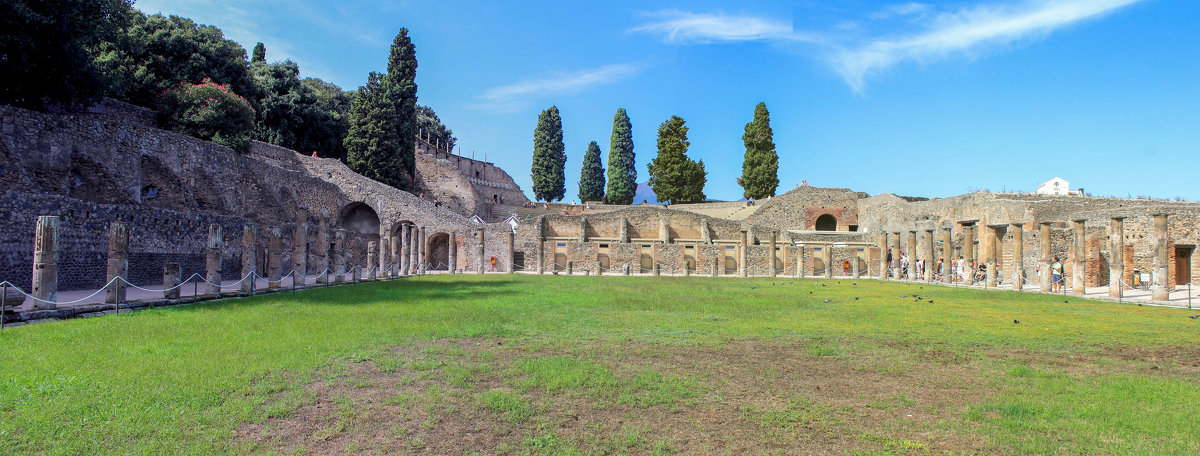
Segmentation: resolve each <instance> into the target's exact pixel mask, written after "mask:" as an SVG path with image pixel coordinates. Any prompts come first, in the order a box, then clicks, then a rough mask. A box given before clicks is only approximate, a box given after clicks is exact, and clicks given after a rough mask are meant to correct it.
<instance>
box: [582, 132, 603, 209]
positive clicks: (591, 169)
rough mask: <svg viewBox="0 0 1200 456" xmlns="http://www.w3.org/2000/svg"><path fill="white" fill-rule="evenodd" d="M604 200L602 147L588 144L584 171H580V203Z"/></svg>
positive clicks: (593, 143) (591, 143)
mask: <svg viewBox="0 0 1200 456" xmlns="http://www.w3.org/2000/svg"><path fill="white" fill-rule="evenodd" d="M603 199H604V165H603V164H601V163H600V145H599V144H596V141H592V142H590V143H588V148H587V153H586V154H584V155H583V169H581V170H580V171H579V201H601V200H603Z"/></svg>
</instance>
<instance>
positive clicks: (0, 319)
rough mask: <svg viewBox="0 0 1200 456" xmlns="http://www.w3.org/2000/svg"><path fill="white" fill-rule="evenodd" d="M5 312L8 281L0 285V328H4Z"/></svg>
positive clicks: (6, 311) (6, 308) (6, 309)
mask: <svg viewBox="0 0 1200 456" xmlns="http://www.w3.org/2000/svg"><path fill="white" fill-rule="evenodd" d="M5 313H8V283H5V284H4V285H0V329H4V314H5Z"/></svg>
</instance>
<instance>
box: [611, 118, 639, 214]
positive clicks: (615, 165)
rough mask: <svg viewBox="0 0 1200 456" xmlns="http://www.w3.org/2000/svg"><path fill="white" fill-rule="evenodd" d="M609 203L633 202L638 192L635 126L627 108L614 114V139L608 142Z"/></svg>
mask: <svg viewBox="0 0 1200 456" xmlns="http://www.w3.org/2000/svg"><path fill="white" fill-rule="evenodd" d="M608 144H609V145H608V192H607V194H606V195H605V198H606V200H607V201H608V203H609V204H633V195H634V193H635V192H637V163H636V162H635V161H634V156H633V126H632V125H630V124H629V116H628V115H626V114H625V108H621V109H618V110H617V113H616V114H615V115H613V129H612V139H610V140H609V143H608Z"/></svg>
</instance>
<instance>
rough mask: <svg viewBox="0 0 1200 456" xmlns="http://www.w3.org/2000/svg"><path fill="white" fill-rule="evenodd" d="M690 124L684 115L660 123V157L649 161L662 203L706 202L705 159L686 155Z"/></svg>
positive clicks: (652, 177)
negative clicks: (688, 125) (685, 122)
mask: <svg viewBox="0 0 1200 456" xmlns="http://www.w3.org/2000/svg"><path fill="white" fill-rule="evenodd" d="M687 132H688V127H687V126H685V125H684V120H683V118H681V117H679V116H671V118H669V119H667V120H666V121H665V122H663V123H662V124H659V126H658V156H657V157H655V158H654V160H651V161H650V165H649V168H650V188H652V189H654V194H655V195H656V196H657V197H658V201H659V202H668V203H671V204H674V203H696V202H701V201H704V184H705V182H706V181H707V180H708V178H707V173H706V172H705V171H704V161H699V162H695V161H692V160H691V159H690V158H688V156H687V149H688V146H689V145H691V143H690V142H688V139H687Z"/></svg>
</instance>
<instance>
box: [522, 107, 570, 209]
mask: <svg viewBox="0 0 1200 456" xmlns="http://www.w3.org/2000/svg"><path fill="white" fill-rule="evenodd" d="M565 149H566V148H565V146H564V145H563V139H562V119H561V118H560V117H559V115H558V107H557V106H551V107H550V109H546V110H544V111H542V113H541V114H539V115H538V123H537V128H535V129H534V130H533V167H532V169H530V177H531V178H532V179H533V195H534V197H535V198H537V199H539V200H542V201H553V200H562V198H563V196H564V195H566V193H567V189H566V177H565V175H564V171H563V167H564V166H566V162H567V155H566V153H565Z"/></svg>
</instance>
